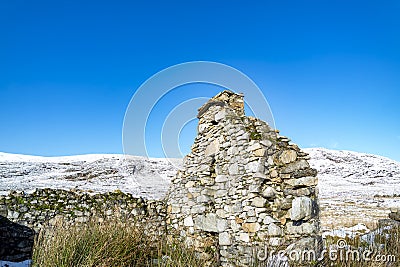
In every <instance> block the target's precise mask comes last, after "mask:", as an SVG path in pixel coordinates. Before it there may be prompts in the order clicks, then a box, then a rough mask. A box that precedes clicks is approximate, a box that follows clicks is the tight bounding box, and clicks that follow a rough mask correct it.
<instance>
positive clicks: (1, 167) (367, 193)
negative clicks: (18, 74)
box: [0, 148, 400, 230]
mask: <svg viewBox="0 0 400 267" xmlns="http://www.w3.org/2000/svg"><path fill="white" fill-rule="evenodd" d="M304 150H305V152H307V153H309V154H310V157H311V160H310V164H311V166H312V167H313V168H316V169H317V170H318V177H319V192H320V193H319V197H320V206H321V220H322V226H323V229H324V230H328V229H332V228H337V227H338V226H353V225H356V224H357V223H359V222H363V223H366V224H367V226H370V227H371V226H372V224H373V223H374V222H376V220H377V219H380V218H386V217H387V213H389V208H390V207H394V206H400V163H399V162H397V161H393V160H390V159H388V158H385V157H381V156H375V155H370V154H364V153H357V152H351V151H336V150H328V149H324V148H310V149H304ZM180 164H181V160H180V159H154V158H153V159H151V158H150V159H149V158H144V157H131V156H130V157H125V156H123V155H109V154H104V155H80V156H68V157H37V156H26V155H16V154H8V153H0V194H7V192H8V191H10V190H24V191H30V190H33V189H35V188H44V187H51V188H63V189H67V188H79V189H82V190H88V191H93V192H104V191H113V190H116V189H120V190H122V191H124V192H129V193H132V194H134V195H136V196H144V197H147V198H160V197H161V196H163V195H164V194H165V192H166V191H167V189H168V185H169V181H170V179H171V178H172V177H173V176H174V175H175V173H176V170H177V167H178V166H180Z"/></svg>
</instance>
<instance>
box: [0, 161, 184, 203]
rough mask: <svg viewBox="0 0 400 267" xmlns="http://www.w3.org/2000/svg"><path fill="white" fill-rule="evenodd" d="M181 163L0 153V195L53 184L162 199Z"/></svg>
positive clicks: (58, 186)
mask: <svg viewBox="0 0 400 267" xmlns="http://www.w3.org/2000/svg"><path fill="white" fill-rule="evenodd" d="M180 164H181V160H180V159H158V158H145V157H134V156H124V155H113V154H92V155H79V156H66V157H38V156H27V155H17V154H8V153H0V194H7V193H8V191H10V190H23V191H30V190H34V189H35V188H46V187H50V188H62V189H73V188H77V189H81V190H87V191H89V192H106V191H114V190H116V189H119V190H121V191H124V192H128V193H132V194H133V195H136V196H143V197H147V198H160V197H161V196H163V195H164V194H165V192H166V190H167V189H168V185H169V181H170V180H171V178H172V177H173V176H174V175H175V173H176V169H177V167H179V166H180Z"/></svg>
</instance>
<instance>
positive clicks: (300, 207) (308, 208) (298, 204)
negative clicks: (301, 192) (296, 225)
mask: <svg viewBox="0 0 400 267" xmlns="http://www.w3.org/2000/svg"><path fill="white" fill-rule="evenodd" d="M311 212H312V201H311V199H310V198H308V197H296V198H295V199H293V202H292V209H291V211H290V219H292V220H293V221H298V220H308V219H310V217H311Z"/></svg>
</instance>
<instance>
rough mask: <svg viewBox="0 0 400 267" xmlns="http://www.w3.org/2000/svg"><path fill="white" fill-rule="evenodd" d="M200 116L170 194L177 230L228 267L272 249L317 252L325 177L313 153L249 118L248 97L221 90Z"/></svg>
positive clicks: (170, 219)
mask: <svg viewBox="0 0 400 267" xmlns="http://www.w3.org/2000/svg"><path fill="white" fill-rule="evenodd" d="M198 119H199V124H198V135H197V137H196V139H195V141H194V144H193V146H192V148H191V152H190V153H189V154H188V155H187V156H186V157H185V158H184V168H183V169H182V170H181V171H179V172H178V174H177V175H176V177H175V179H174V180H173V181H172V185H171V188H170V191H169V195H168V196H167V205H168V208H167V225H168V227H169V230H170V233H172V232H174V231H175V232H176V233H177V234H178V235H180V236H181V237H183V239H184V240H185V242H186V244H187V245H189V246H191V247H194V248H195V249H196V250H197V251H198V252H199V253H200V255H201V256H202V257H203V258H209V259H210V261H211V259H212V258H214V260H215V258H217V259H216V262H217V265H220V266H249V264H251V263H254V260H255V257H256V256H257V255H255V254H257V249H258V250H260V249H263V248H265V247H266V246H267V247H268V248H270V249H271V248H275V249H276V248H279V249H287V251H289V250H294V249H300V250H304V249H315V250H316V251H317V249H316V248H317V245H318V242H319V240H320V237H319V214H318V213H319V210H318V198H317V195H318V190H317V187H316V186H317V178H316V171H315V170H314V169H312V168H310V166H309V164H308V162H307V160H308V156H307V154H306V153H303V152H302V151H301V150H300V149H299V148H298V146H296V145H294V144H291V143H290V140H289V139H288V138H286V137H283V136H280V135H279V133H278V131H276V130H274V129H272V128H271V127H270V126H269V125H268V124H267V123H266V122H264V121H261V120H259V119H256V118H252V117H246V116H245V114H244V101H243V95H240V94H235V93H233V92H230V91H223V92H221V93H219V94H218V95H216V96H215V97H213V98H212V99H210V100H209V101H208V102H207V103H206V104H205V105H203V106H202V107H201V108H200V109H199V112H198ZM214 264H216V263H215V262H214Z"/></svg>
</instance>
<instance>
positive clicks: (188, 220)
mask: <svg viewBox="0 0 400 267" xmlns="http://www.w3.org/2000/svg"><path fill="white" fill-rule="evenodd" d="M183 225H185V226H186V227H190V226H194V223H193V218H192V216H188V217H186V218H185V219H184V220H183Z"/></svg>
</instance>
